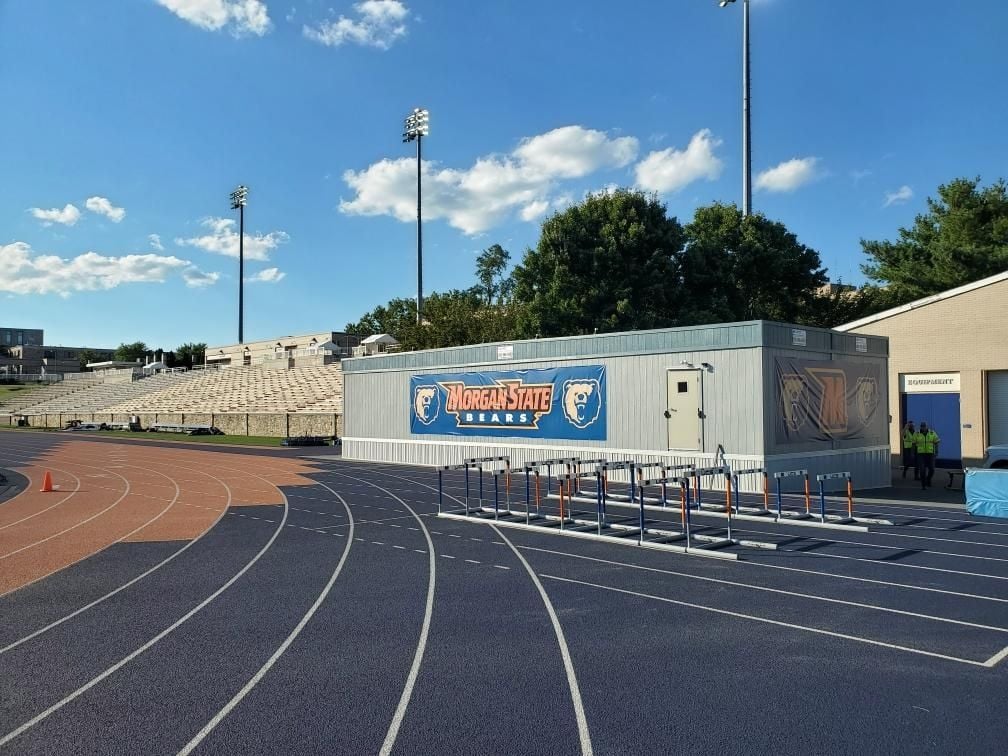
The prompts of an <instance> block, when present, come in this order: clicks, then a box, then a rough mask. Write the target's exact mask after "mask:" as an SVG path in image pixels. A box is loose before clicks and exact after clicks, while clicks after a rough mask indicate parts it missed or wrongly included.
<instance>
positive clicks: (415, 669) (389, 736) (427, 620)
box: [335, 472, 437, 756]
mask: <svg viewBox="0 0 1008 756" xmlns="http://www.w3.org/2000/svg"><path fill="white" fill-rule="evenodd" d="M335 474H336V475H339V476H341V477H344V478H349V479H350V480H356V481H358V482H360V483H365V484H367V485H368V486H371V487H372V488H374V489H377V490H378V491H381V492H382V493H384V494H386V495H387V496H390V497H392V498H393V499H395V500H396V501H398V502H399V503H400V504H402V505H403V506H404V507H406V510H407V511H408V512H409V513H410V514H411V515H413V517H414V518H415V519H416V521H417V524H418V525H419V526H420V529H421V530H422V531H423V534H424V538H425V539H426V541H427V549H428V553H427V570H428V575H429V577H428V579H427V602H426V604H425V606H424V617H423V624H422V625H421V627H420V638H419V640H418V641H417V647H416V653H415V654H414V655H413V663H412V664H411V665H410V670H409V674H407V675H406V684H405V685H403V692H402V696H400V698H399V703H398V704H397V705H396V709H395V713H393V715H392V721H391V722H390V723H389V729H388V732H387V733H385V741H384V742H383V743H382V746H381V750H380V751H379V754H380V755H381V756H389V754H390V753H392V747H393V746H394V745H395V742H396V738H397V737H399V728H400V727H402V723H403V719H405V717H406V709H407V708H409V703H410V699H411V698H412V697H413V687H414V686H415V685H416V681H417V677H418V676H419V674H420V665H421V663H422V662H423V657H424V652H425V651H426V650H427V637H428V635H429V634H430V626H431V618H432V617H433V614H434V583H435V580H436V577H437V564H436V563H437V560H436V559H435V558H434V541H433V540H432V539H431V536H430V532H429V531H428V530H427V526H426V525H424V524H423V520H421V519H420V516H419V515H418V514H417V513H416V511H415V510H414V509H413V507H411V506H410V505H409V504H407V503H406V502H405V501H403V500H402V499H401V498H399V497H398V496H396V495H395V494H394V493H392V492H391V491H390V490H389V489H387V488H383V487H382V486H379V485H378V484H377V483H372V482H371V481H370V480H366V479H364V478H360V477H357V476H354V475H349V474H347V473H341V472H337V473H335ZM414 551H417V549H414ZM420 553H423V552H420Z"/></svg>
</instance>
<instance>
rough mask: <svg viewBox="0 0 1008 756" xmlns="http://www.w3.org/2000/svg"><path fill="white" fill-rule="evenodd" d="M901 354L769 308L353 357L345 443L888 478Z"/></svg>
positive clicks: (424, 456) (454, 455) (433, 461)
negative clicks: (893, 387)
mask: <svg viewBox="0 0 1008 756" xmlns="http://www.w3.org/2000/svg"><path fill="white" fill-rule="evenodd" d="M887 358H888V341H887V339H885V338H882V337H876V336H861V335H854V334H846V333H840V332H837V331H831V330H825V329H819V328H808V327H805V326H794V325H787V324H783V323H774V322H768V321H750V322H743V323H726V324H719V325H708V326H697V327H689V328H671V329H662V330H654V331H637V332H630V333H612V334H597V335H592V336H576V337H568V338H555V339H536V340H531V341H516V342H512V343H500V344H479V345H474V346H465V347H455V348H449V349H434V350H428V351H420V352H404V353H398V354H384V355H376V356H371V357H361V358H354V359H349V360H344V361H343V371H344V392H345V410H344V411H345V414H344V438H343V454H344V456H345V457H347V458H350V459H358V460H367V461H374V462H394V463H404V464H414V465H444V464H456V463H458V462H460V461H461V460H463V459H464V458H467V457H487V456H504V455H506V456H509V457H510V459H511V462H512V466H514V467H519V466H521V465H524V464H526V463H528V462H531V461H537V460H542V459H546V458H556V457H572V456H577V457H580V458H583V459H598V458H606V459H612V460H620V459H636V460H639V461H649V462H660V461H667V462H668V463H669V464H696V465H697V466H700V467H709V466H712V465H715V464H722V463H723V462H725V463H727V464H729V465H730V466H731V467H732V468H733V469H736V470H741V469H744V468H753V467H765V468H766V469H767V470H768V471H770V472H775V471H784V470H796V469H807V470H808V471H809V472H810V473H811V474H812V475H813V476H814V475H815V474H818V473H826V472H841V471H847V472H850V473H851V474H852V477H853V480H854V485H855V487H856V488H873V487H880V486H888V485H889V484H890V482H891V481H890V452H889V422H890V417H889V399H888V381H887ZM813 480H814V478H813ZM740 483H741V485H742V487H743V488H745V489H747V490H757V489H759V488H761V487H762V478H761V476H756V475H753V476H745V477H743V479H742V480H741V481H740Z"/></svg>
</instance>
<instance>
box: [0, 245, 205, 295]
mask: <svg viewBox="0 0 1008 756" xmlns="http://www.w3.org/2000/svg"><path fill="white" fill-rule="evenodd" d="M187 271H190V275H191V276H195V275H197V274H199V275H203V276H211V277H213V276H216V275H217V274H213V273H211V274H203V273H201V272H200V271H199V270H198V269H196V268H195V267H194V266H193V265H192V263H191V262H189V261H188V260H182V259H179V258H178V257H174V256H165V255H153V254H143V255H123V256H122V257H107V256H105V255H100V254H98V253H97V252H85V253H84V254H82V255H78V256H77V257H73V258H69V259H67V258H62V257H59V256H57V255H45V254H39V253H37V252H35V251H34V250H33V249H32V248H31V246H30V245H28V244H26V243H25V242H13V243H12V244H7V245H0V291H4V292H12V293H14V294H59V295H61V296H69V295H70V294H71V293H73V292H75V291H100V290H104V289H113V288H115V287H117V286H121V285H123V284H129V283H162V282H164V281H166V280H167V279H168V278H169V277H170V276H172V275H176V274H181V275H182V276H183V278H184V279H185V280H186V281H187V282H188V280H189V279H188V278H186V272H187ZM213 280H216V278H214V279H213Z"/></svg>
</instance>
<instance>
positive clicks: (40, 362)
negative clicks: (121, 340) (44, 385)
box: [0, 327, 115, 376]
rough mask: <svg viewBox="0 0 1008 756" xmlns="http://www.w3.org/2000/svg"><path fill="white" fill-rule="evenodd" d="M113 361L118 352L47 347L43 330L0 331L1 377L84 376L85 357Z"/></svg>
mask: <svg viewBox="0 0 1008 756" xmlns="http://www.w3.org/2000/svg"><path fill="white" fill-rule="evenodd" d="M84 352H89V353H90V359H91V360H102V359H105V360H109V359H112V357H113V355H114V354H115V350H114V349H102V348H99V347H73V346H47V345H46V344H45V334H44V332H43V330H42V329H41V328H7V327H0V375H7V376H10V375H25V376H27V375H46V376H51V375H57V374H62V373H79V372H81V354H82V353H84Z"/></svg>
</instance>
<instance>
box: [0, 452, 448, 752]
mask: <svg viewBox="0 0 1008 756" xmlns="http://www.w3.org/2000/svg"><path fill="white" fill-rule="evenodd" d="M320 472H321V471H320ZM332 474H334V475H339V476H340V477H343V478H349V479H350V480H356V481H357V482H359V483H365V484H367V485H368V486H371V487H372V488H375V489H377V490H379V491H381V492H383V493H385V494H386V495H388V496H391V497H392V498H393V499H395V500H396V501H398V502H399V503H400V504H402V505H403V506H404V507H406V510H407V511H408V512H409V513H410V514H411V515H413V518H414V519H415V520H416V521H417V524H419V525H420V530H421V531H423V534H424V538H425V539H427V569H428V579H427V603H426V605H425V607H424V618H423V625H421V627H420V638H419V640H418V641H417V648H416V653H415V654H414V655H413V663H412V664H411V665H410V670H409V674H408V675H406V684H405V685H404V686H403V692H402V696H400V698H399V703H398V705H397V706H396V710H395V713H394V714H393V715H392V722H391V723H390V724H389V729H388V732H387V733H386V734H385V741H384V742H383V743H382V747H381V749H380V750H379V751H378V753H379V754H381V756H388V754H390V753H392V746H394V745H395V742H396V738H397V737H399V728H401V727H402V723H403V719H404V718H405V717H406V709H407V708H408V707H409V702H410V699H411V698H412V697H413V687H414V686H415V685H416V681H417V677H418V676H419V674H420V664H421V663H422V662H423V656H424V652H425V651H426V650H427V637H428V636H429V634H430V626H431V617H432V616H433V614H434V582H435V580H436V576H437V573H436V570H437V567H436V564H435V562H436V559H435V554H434V541H433V540H432V539H431V537H430V532H429V531H428V530H427V526H426V525H424V522H423V520H422V519H420V515H418V514H417V513H416V511H414V509H413V507H411V506H410V505H409V504H407V503H406V502H405V501H403V500H402V499H401V498H399V497H398V496H396V495H395V494H394V493H392V492H391V491H389V490H388V489H387V488H383V487H382V486H379V485H378V484H377V483H372V482H371V481H370V480H365V479H364V478H359V477H356V476H354V475H348V474H347V473H341V472H335V471H333V472H332ZM392 477H398V476H392ZM0 745H3V742H2V741H0Z"/></svg>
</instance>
